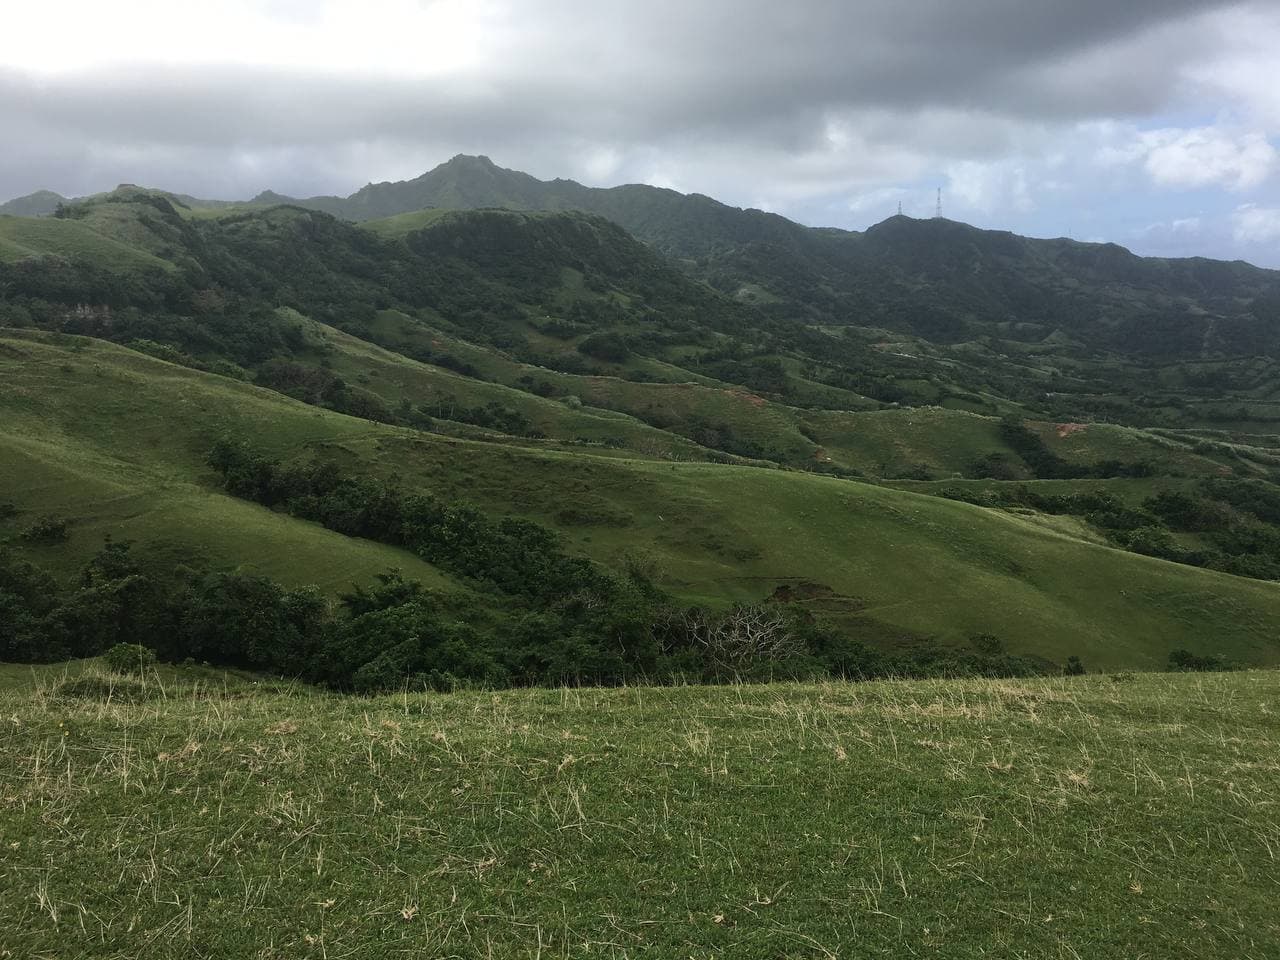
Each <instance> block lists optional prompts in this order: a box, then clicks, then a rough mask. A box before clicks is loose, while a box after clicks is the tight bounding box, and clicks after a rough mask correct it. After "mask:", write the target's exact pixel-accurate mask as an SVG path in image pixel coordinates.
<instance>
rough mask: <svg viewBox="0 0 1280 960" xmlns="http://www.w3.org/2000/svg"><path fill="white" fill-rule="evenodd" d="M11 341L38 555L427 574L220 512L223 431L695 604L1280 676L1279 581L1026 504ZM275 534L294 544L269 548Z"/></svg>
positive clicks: (14, 421)
mask: <svg viewBox="0 0 1280 960" xmlns="http://www.w3.org/2000/svg"><path fill="white" fill-rule="evenodd" d="M4 348H5V349H4V353H3V357H2V358H0V360H2V361H3V370H4V383H5V385H6V387H5V390H4V391H3V392H2V393H0V403H3V404H4V411H3V413H4V422H5V424H6V428H5V430H4V431H3V437H4V443H5V445H6V457H5V458H4V462H5V463H6V465H7V467H6V471H7V473H6V476H5V477H4V478H3V489H4V490H5V495H6V497H9V498H11V499H12V501H13V502H14V504H15V506H16V507H17V508H18V510H19V511H20V512H19V514H18V515H17V517H15V518H13V519H12V520H11V521H10V522H9V524H8V527H9V530H10V531H16V530H18V529H20V528H21V525H22V524H23V523H24V522H25V521H28V520H29V519H30V518H31V517H32V516H33V515H38V514H43V513H58V514H61V515H63V516H66V517H68V518H70V519H71V521H72V527H71V529H72V531H73V536H72V540H71V543H70V544H69V545H68V546H66V547H44V548H40V549H41V551H42V553H41V556H42V558H44V559H45V560H46V561H53V562H60V563H61V564H62V565H63V567H64V568H65V569H70V568H72V567H74V566H75V562H78V561H82V560H83V559H84V557H85V556H87V554H88V553H91V552H92V551H93V550H94V549H96V542H95V541H97V538H98V537H99V536H100V534H102V533H107V532H110V533H113V534H114V535H117V536H124V537H130V538H135V539H138V540H139V541H143V542H144V543H146V544H148V545H154V546H155V547H156V549H161V548H164V547H165V546H166V545H168V544H177V546H174V547H173V549H174V550H175V551H176V552H180V551H181V549H192V550H197V549H200V548H201V545H202V544H203V545H204V549H205V550H207V552H208V553H210V554H211V555H212V556H213V557H214V558H215V559H218V560H222V561H231V560H233V559H234V558H236V557H239V558H240V560H241V562H251V563H253V564H254V565H256V566H258V567H259V568H260V569H264V570H270V571H271V572H273V573H276V574H279V575H282V576H283V575H286V571H287V577H288V579H290V580H291V581H294V582H297V581H306V580H321V579H323V580H324V581H325V582H327V583H336V582H338V581H339V580H341V579H343V578H346V579H348V580H349V579H355V578H358V577H359V576H360V575H361V574H364V575H367V574H369V573H371V572H374V570H375V569H376V568H377V567H378V566H379V565H386V566H392V565H394V566H399V567H401V568H403V569H405V570H406V572H407V573H413V574H421V567H420V565H416V564H414V563H413V562H412V558H411V557H409V556H408V555H405V554H403V553H400V552H398V551H391V550H388V549H385V548H377V547H374V546H373V545H369V544H365V543H363V542H360V541H350V540H347V539H345V538H339V537H336V536H335V535H332V534H328V533H326V532H325V531H322V530H319V529H318V528H315V527H312V526H310V525H305V524H297V522H296V521H285V520H283V519H282V518H279V517H277V516H275V515H271V514H267V513H265V512H264V511H261V510H258V509H256V508H251V507H248V506H242V505H240V504H238V503H233V504H228V502H227V498H226V497H224V496H222V495H221V494H217V493H214V492H213V491H212V489H211V487H210V481H211V475H210V473H209V471H208V469H207V468H206V467H204V466H203V463H202V459H203V455H204V452H205V450H206V449H207V448H208V446H209V445H210V444H211V443H212V441H213V440H214V439H215V438H216V437H217V436H218V435H221V434H223V433H227V432H230V433H232V434H234V435H237V436H243V437H245V438H248V439H250V440H251V441H252V442H253V443H255V444H257V445H259V446H260V447H262V448H265V449H267V450H270V451H271V452H273V453H275V454H276V455H283V456H286V457H287V456H299V455H302V456H305V455H308V454H307V451H309V450H310V451H315V450H328V451H333V452H334V453H336V454H338V455H340V456H341V458H342V459H343V462H345V463H347V464H348V465H349V466H350V467H351V468H353V469H359V470H362V471H367V472H368V473H370V474H373V475H382V476H389V475H396V476H399V477H400V478H401V480H402V482H404V483H407V484H409V485H410V486H411V487H412V488H413V489H420V490H423V491H425V492H430V493H432V494H433V495H436V496H438V497H441V498H444V499H447V500H452V499H463V500H466V501H469V502H472V503H476V504H478V505H480V506H482V507H485V508H487V509H489V510H492V511H495V512H498V513H503V514H517V515H521V516H526V517H530V518H533V519H538V520H542V521H544V522H547V523H550V524H553V525H559V526H560V527H561V529H562V531H563V533H564V535H565V536H566V537H567V538H568V542H569V543H570V545H571V547H572V548H573V549H574V550H575V551H580V552H582V553H585V554H587V555H590V556H592V557H594V558H596V559H598V560H600V561H602V562H604V563H606V564H619V563H620V562H621V559H622V557H623V555H624V554H625V553H628V552H631V553H635V552H636V551H640V552H642V553H644V554H646V555H648V557H649V558H650V560H651V561H652V562H654V563H656V565H657V569H658V570H660V571H661V582H662V584H663V585H664V586H665V587H667V588H668V589H670V590H672V591H673V592H675V593H676V594H677V595H679V596H682V597H684V598H687V599H689V600H700V601H706V602H713V603H724V602H727V601H729V600H748V599H761V598H764V597H767V596H769V595H770V594H772V593H773V592H774V591H775V590H776V589H777V588H778V587H779V586H783V585H791V586H792V587H793V588H794V587H795V586H796V585H801V588H800V589H801V592H802V593H803V594H804V596H806V597H808V598H809V599H808V601H807V602H808V604H809V605H810V606H811V607H812V608H813V609H814V610H815V611H819V612H822V613H824V614H826V615H830V616H832V617H834V618H835V619H836V620H837V621H839V622H840V623H842V624H843V625H844V626H845V627H846V629H848V630H849V631H851V632H852V633H853V634H855V635H857V636H859V637H862V638H864V639H866V640H869V641H871V642H873V643H876V644H881V645H884V644H888V645H894V644H902V643H911V642H914V641H913V638H919V637H922V636H934V637H937V638H939V639H941V640H943V641H946V642H949V643H957V644H963V643H964V642H965V640H966V638H967V637H969V636H971V635H973V634H977V633H984V632H988V633H994V634H996V635H997V636H999V637H1001V638H1003V639H1004V641H1005V643H1006V644H1007V646H1008V647H1009V649H1011V650H1014V651H1017V652H1020V653H1031V654H1036V655H1039V656H1043V657H1048V658H1050V659H1055V660H1058V661H1061V660H1062V659H1065V657H1066V656H1068V655H1073V654H1074V655H1079V656H1082V657H1083V658H1084V659H1085V661H1086V663H1089V664H1090V665H1096V666H1107V667H1154V666H1159V665H1160V664H1162V663H1163V662H1164V660H1165V658H1166V657H1167V655H1168V653H1169V651H1170V650H1172V649H1174V648H1178V647H1183V648H1188V649H1192V650H1197V651H1202V652H1205V653H1217V654H1220V655H1223V656H1226V657H1230V658H1232V659H1237V660H1240V661H1244V662H1249V663H1275V662H1280V645H1278V644H1277V642H1276V638H1275V635H1274V629H1273V627H1274V624H1275V623H1276V622H1280V586H1277V585H1276V584H1271V583H1263V582H1259V581H1250V580H1244V579H1240V578H1237V577H1231V576H1228V575H1225V574H1219V573H1214V572H1210V571H1204V570H1199V569H1195V568H1192V567H1187V566H1182V565H1177V564H1172V563H1167V562H1164V561H1161V560H1155V559H1151V558H1146V557H1139V556H1135V555H1133V554H1129V553H1124V552H1121V551H1118V550H1115V549H1112V548H1109V547H1105V546H1099V545H1096V544H1092V543H1086V542H1084V541H1082V540H1080V539H1076V538H1074V537H1072V536H1069V535H1066V534H1064V533H1062V532H1060V531H1058V530H1054V529H1049V528H1046V527H1045V526H1043V525H1041V524H1037V523H1035V522H1032V521H1030V520H1027V519H1023V518H1020V517H1018V516H1017V515H1014V514H1001V513H996V512H992V511H989V510H983V509H981V508H978V507H973V506H970V505H968V504H964V503H957V502H952V501H948V500H941V499H938V498H934V497H927V496H920V495H917V494H912V493H906V492H901V491H896V490H890V489H885V488H880V487H874V486H868V485H865V484H857V483H850V482H848V481H842V480H836V479H830V478H824V477H819V476H813V475H808V474H804V473H795V472H783V471H777V470H764V469H759V468H749V467H737V466H732V465H716V464H698V463H664V462H660V461H647V460H625V459H617V458H613V457H602V456H596V455H592V454H588V453H583V452H574V453H568V452H556V451H534V450H529V449H524V448H520V447H511V446H508V445H496V444H490V443H482V442H476V441H467V440H459V439H454V438H448V437H441V436H438V435H433V434H426V433H422V432H419V431H415V430H409V429H405V428H399V427H394V426H388V425H378V424H371V423H369V422H367V421H363V420H359V419H355V418H351V417H346V416H342V415H339V414H336V413H332V412H327V411H322V410H318V409H316V408H314V407H309V406H306V405H304V404H300V403H297V402H294V401H291V400H288V399H285V398H281V397H279V396H278V395H275V394H272V393H269V392H266V391H262V390H258V389H255V388H251V387H247V386H245V385H241V384H237V383H235V382H233V381H229V380H226V379H225V378H218V377H213V376H209V375H206V374H200V373H198V372H194V371H190V370H186V369H183V368H180V367H175V366H172V365H169V364H165V363H163V362H160V361H157V360H153V359H151V358H147V357H142V356H140V355H138V354H136V353H133V352H132V351H127V350H124V349H122V348H120V347H116V346H111V345H108V344H104V343H102V342H99V341H85V340H73V341H69V342H67V343H66V344H65V345H58V344H57V343H56V342H54V341H50V340H49V339H48V338H45V337H31V336H26V337H12V336H10V337H8V338H6V339H5V341H4ZM152 498H154V499H152ZM568 505H572V506H574V508H575V511H574V513H573V514H572V515H565V512H564V511H565V507H566V506H568ZM583 516H586V517H587V518H588V519H586V520H585V523H584V521H583V519H582V517H583ZM268 521H270V523H274V524H277V525H278V528H279V529H280V530H281V531H293V532H292V533H290V534H289V536H290V537H291V538H292V539H291V540H284V541H283V542H282V541H281V540H276V539H275V535H274V534H273V533H272V532H271V531H272V527H271V526H270V525H268ZM312 534H314V536H312ZM254 538H256V540H257V541H258V542H257V543H256V544H255V542H254ZM340 567H341V568H342V573H341V574H340V573H339V572H338V569H339V568H340ZM806 584H807V585H808V586H804V585H806Z"/></svg>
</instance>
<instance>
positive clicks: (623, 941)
mask: <svg viewBox="0 0 1280 960" xmlns="http://www.w3.org/2000/svg"><path fill="white" fill-rule="evenodd" d="M181 672H182V671H176V674H177V675H175V676H174V677H171V678H170V680H169V681H168V682H167V683H166V686H165V694H164V696H159V697H152V698H140V699H137V700H134V701H128V700H124V699H119V698H110V697H108V698H103V697H68V696H65V695H59V694H58V693H57V683H51V682H49V681H47V680H44V681H34V682H32V683H30V684H28V685H27V686H26V687H24V688H22V689H10V690H7V691H5V692H3V693H0V716H3V717H4V718H5V722H4V724H3V726H0V956H4V955H9V956H14V957H42V956H76V957H84V958H97V957H101V958H116V957H123V956H128V957H139V958H155V960H160V958H170V957H173V958H178V957H184V958H185V957H191V956H218V957H228V958H234V957H340V956H351V957H357V956H359V957H395V956H449V957H463V958H473V957H474V958H482V957H484V958H487V957H513V958H521V957H528V958H534V957H560V956H603V957H615V958H622V957H635V956H645V957H654V958H659V960H666V958H670V960H675V958H681V960H683V958H687V957H690V956H696V957H824V958H829V957H852V956H858V957H901V956H915V955H936V956H947V957H974V956H1036V957H1042V956H1043V957H1090V958H1102V960H1105V958H1129V957H1135V956H1161V957H1166V956H1167V957H1178V956H1182V957H1219V956H1239V957H1264V956H1273V955H1276V954H1277V952H1280V916H1278V915H1277V914H1276V911H1275V910H1274V898H1275V891H1276V885H1277V882H1278V881H1280V868H1278V867H1277V859H1276V857H1277V853H1278V852H1280V826H1278V825H1277V823H1276V818H1275V815H1274V809H1275V797H1276V788H1277V783H1280V765H1278V764H1277V761H1276V757H1277V755H1280V715H1278V714H1277V710H1276V705H1277V699H1278V697H1280V673H1257V672H1255V673H1237V674H1206V675H1196V676H1186V675H1142V676H1136V677H1131V678H1130V679H1128V680H1127V682H1125V683H1113V682H1112V681H1111V679H1110V678H1109V677H1106V676H1101V675H1095V676H1088V677H1075V678H1054V679H1037V680H1018V681H945V682H943V681H924V682H886V683H871V684H862V685H848V684H840V683H828V684H821V685H774V686H739V687H712V688H668V689H651V688H630V689H615V690H598V689H574V690H528V691H508V692H504V693H502V694H497V695H495V694H488V693H481V692H460V693H453V694H428V693H418V692H405V693H402V694H400V695H397V696H387V697H379V698H374V699H359V698H338V697H331V696H321V695H314V694H308V693H307V692H306V691H302V690H298V689H291V690H269V691H265V692H258V693H253V692H249V693H245V694H243V695H239V696H237V697H236V699H235V700H234V701H231V700H229V699H228V698H227V697H226V696H222V695H212V696H211V695H207V694H208V691H207V690H206V689H204V688H202V687H201V686H200V683H199V682H198V681H196V680H190V681H183V680H182V679H181V676H180V674H181Z"/></svg>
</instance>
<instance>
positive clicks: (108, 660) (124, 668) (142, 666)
mask: <svg viewBox="0 0 1280 960" xmlns="http://www.w3.org/2000/svg"><path fill="white" fill-rule="evenodd" d="M102 662H103V663H105V664H106V666H107V669H108V670H110V671H111V672H112V673H120V674H125V675H138V674H142V673H146V672H147V670H148V668H150V667H153V666H155V662H156V655H155V651H153V650H151V649H149V648H148V647H144V646H142V644H140V643H117V644H116V645H115V646H114V647H112V648H111V649H110V650H108V651H107V652H106V653H104V654H103V655H102Z"/></svg>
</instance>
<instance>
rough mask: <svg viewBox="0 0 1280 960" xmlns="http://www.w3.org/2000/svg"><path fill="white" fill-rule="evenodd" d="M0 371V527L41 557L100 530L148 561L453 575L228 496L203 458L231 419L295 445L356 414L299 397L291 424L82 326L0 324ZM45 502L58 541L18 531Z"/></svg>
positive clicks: (344, 584)
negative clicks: (27, 331) (2, 505)
mask: <svg viewBox="0 0 1280 960" xmlns="http://www.w3.org/2000/svg"><path fill="white" fill-rule="evenodd" d="M0 370H2V371H3V376H2V379H3V387H2V388H0V411H2V412H0V418H2V419H3V429H0V501H5V502H8V503H12V504H13V505H14V506H15V507H16V508H17V509H18V512H17V513H16V514H14V515H13V516H10V517H6V518H5V519H4V520H2V521H0V530H3V532H4V533H5V534H8V535H10V536H11V537H12V538H13V539H14V540H15V541H17V542H18V543H20V544H22V545H23V547H24V550H26V551H27V552H28V553H30V554H31V555H32V557H33V558H34V559H36V560H37V561H38V562H40V563H41V564H42V565H44V566H47V567H49V568H50V569H53V570H55V571H57V572H59V573H62V574H70V573H72V572H73V571H77V570H79V568H80V567H81V566H82V565H83V564H84V562H85V561H86V560H87V559H88V558H89V557H90V556H92V555H93V554H94V553H96V552H97V550H98V549H99V548H100V547H101V546H102V542H103V538H104V537H108V536H109V537H112V538H114V539H117V540H132V541H135V543H136V544H137V549H138V550H140V551H141V552H142V553H144V554H145V555H146V556H147V557H148V558H150V559H154V560H156V561H162V562H165V563H183V562H189V561H199V562H207V563H211V564H212V565H214V566H215V567H222V568H227V567H242V568H245V569H247V570H250V571H252V572H256V573H263V574H267V575H269V576H271V577H273V578H275V579H277V580H280V581H282V582H284V583H288V584H291V585H294V584H297V585H301V584H309V583H315V584H318V585H320V586H322V587H324V588H325V589H327V590H335V591H336V590H342V589H347V588H349V587H350V586H351V585H352V584H353V583H367V582H368V581H370V580H371V579H372V578H373V576H374V575H375V574H378V573H382V572H384V571H386V570H388V569H390V568H393V567H399V568H401V569H402V570H403V571H404V572H405V574H406V575H407V576H412V577H414V578H416V579H419V580H422V581H423V582H424V583H427V584H432V585H441V584H446V583H449V582H451V581H450V580H449V578H447V577H445V576H444V575H443V574H440V573H439V572H438V571H436V570H435V569H433V568H432V567H430V566H429V565H428V564H425V563H423V562H422V561H421V560H419V559H418V558H417V557H415V556H414V555H412V554H410V553H406V552H405V551H402V550H395V549H392V548H390V547H386V546H383V545H381V544H375V543H371V542H369V541H364V540H351V539H350V538H347V537H343V536H340V535H339V534H336V533H332V532H330V531H328V530H325V529H323V528H321V527H318V526H316V525H314V524H308V523H302V522H299V521H296V520H293V519H291V518H289V517H287V516H284V515H281V514H276V513H272V512H271V511H269V510H266V509H264V508H262V507H258V506H256V505H254V504H250V503H246V502H244V501H242V500H237V499H235V498H233V497H229V496H227V495H225V494H223V493H221V492H219V491H217V490H216V489H214V487H213V486H212V484H211V483H210V481H209V473H208V469H207V468H206V467H205V466H204V463H203V461H204V456H205V454H206V452H207V450H208V448H209V447H210V446H211V445H212V443H213V440H214V439H215V438H216V437H217V436H219V435H220V434H221V433H222V432H224V431H226V430H228V429H234V430H236V431H244V432H249V433H253V434H254V435H255V436H256V437H260V438H261V439H262V440H263V441H264V442H266V443H271V442H275V443H283V444H290V445H292V444H296V443H299V442H302V441H303V438H308V439H309V438H310V437H311V436H313V435H314V436H316V437H322V438H325V439H328V440H333V441H335V442H338V441H340V439H341V437H342V436H343V432H344V428H345V429H346V430H347V431H354V432H356V433H357V434H363V432H364V430H365V427H366V424H365V423H364V422H363V421H358V420H350V419H349V418H343V417H333V418H331V419H329V420H326V421H323V427H322V428H321V429H319V430H317V429H315V428H314V427H313V426H312V425H313V424H314V423H315V421H316V420H317V417H316V416H315V415H314V414H313V413H312V412H311V411H310V410H307V408H302V411H301V415H300V416H298V417H297V418H296V419H295V420H294V422H293V423H289V422H288V421H287V420H282V419H280V418H279V417H278V410H279V408H280V407H281V406H282V404H281V402H280V400H279V398H278V396H277V395H275V394H271V393H268V392H266V391H262V390H258V389H255V388H253V387H249V386H247V385H243V384H237V383H235V382H234V381H231V380H227V379H225V378H222V377H215V376H212V375H208V374H201V373H198V372H195V371H191V370H186V369H183V368H180V367H174V366H171V365H170V364H167V363H164V362H162V361H159V360H154V359H152V358H150V357H146V356H142V355H141V354H137V353H134V352H132V351H129V350H124V349H122V348H119V347H113V346H110V345H108V344H104V343H102V342H100V341H97V342H95V341H89V340H83V339H79V338H73V339H69V340H67V341H65V342H63V343H62V344H61V345H55V344H54V343H52V342H50V341H48V340H45V339H33V338H30V337H13V336H4V337H3V338H0ZM255 426H256V429H255ZM44 515H57V516H60V517H63V518H66V519H69V520H70V521H71V523H70V528H69V539H68V541H67V542H66V543H60V544H56V545H49V546H42V545H39V544H30V543H23V541H21V540H19V539H18V536H17V535H18V534H20V533H21V532H22V531H23V530H24V529H25V528H26V527H27V526H29V525H30V524H31V523H32V522H33V520H34V519H36V518H38V517H40V516H44Z"/></svg>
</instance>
